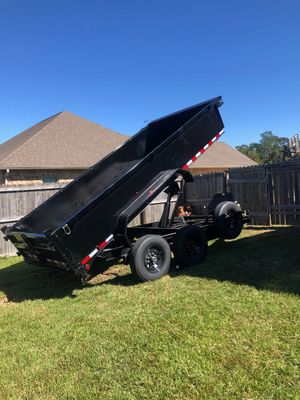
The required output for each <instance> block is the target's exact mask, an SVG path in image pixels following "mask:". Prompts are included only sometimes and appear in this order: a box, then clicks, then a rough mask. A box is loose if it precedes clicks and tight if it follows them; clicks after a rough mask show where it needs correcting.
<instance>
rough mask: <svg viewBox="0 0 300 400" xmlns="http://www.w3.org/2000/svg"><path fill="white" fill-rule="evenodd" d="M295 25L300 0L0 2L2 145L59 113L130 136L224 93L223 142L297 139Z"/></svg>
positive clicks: (299, 81) (299, 107) (298, 43)
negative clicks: (266, 134) (266, 136)
mask: <svg viewBox="0 0 300 400" xmlns="http://www.w3.org/2000/svg"><path fill="white" fill-rule="evenodd" d="M299 21H300V1H299V0H286V1H279V0H260V1H258V0H252V1H242V0H239V1H233V0H226V1H224V0H223V1H220V0H215V1H196V0H194V1H189V0H186V1H177V0H173V1H169V0H166V1H164V0H160V1H157V0H152V1H143V0H139V1H132V0H128V1H115V0H110V1H101V0H98V1H96V0H72V1H69V0H60V1H57V0H26V1H23V0H18V1H16V0H0V57H1V62H0V143H1V142H3V141H4V140H6V139H8V138H9V137H11V136H13V135H15V134H17V133H19V132H20V131H22V130H24V129H26V128H28V127H29V126H31V125H33V124H34V123H36V122H38V121H40V120H41V119H44V118H47V117H48V116H51V115H53V114H55V113H57V112H59V111H62V110H69V111H72V112H74V113H76V114H79V115H81V116H83V117H85V118H87V119H90V120H92V121H95V122H98V123H100V124H103V125H105V126H107V127H110V128H112V129H115V130H117V131H119V132H122V133H126V134H132V133H135V132H136V131H137V130H139V129H140V128H141V127H143V126H144V124H145V122H144V121H147V120H148V121H150V120H152V119H154V118H157V117H159V116H162V115H165V114H167V113H170V112H173V111H176V110H178V109H181V108H184V107H188V106H190V105H192V104H195V103H198V102H200V101H202V100H206V99H208V98H211V97H215V96H218V95H222V96H223V99H224V105H223V107H222V109H221V113H222V117H223V120H224V123H225V127H226V135H225V136H224V139H223V140H224V141H226V142H227V143H230V144H231V145H239V144H242V143H249V142H252V141H257V140H259V134H260V133H261V132H263V131H265V130H272V131H273V132H274V133H276V134H278V135H283V136H291V135H292V134H294V133H296V132H299V131H300V22H299Z"/></svg>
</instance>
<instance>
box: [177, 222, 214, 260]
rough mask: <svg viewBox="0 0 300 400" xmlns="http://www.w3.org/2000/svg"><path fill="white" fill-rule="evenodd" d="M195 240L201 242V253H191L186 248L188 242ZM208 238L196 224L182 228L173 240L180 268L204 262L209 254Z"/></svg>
mask: <svg viewBox="0 0 300 400" xmlns="http://www.w3.org/2000/svg"><path fill="white" fill-rule="evenodd" d="M190 240H193V241H195V242H196V243H198V244H199V253H197V254H195V255H193V256H192V255H190V254H189V252H188V249H187V248H186V242H187V241H190ZM207 249H208V245H207V238H206V235H205V233H204V232H203V231H202V230H201V229H200V228H199V227H198V226H195V225H187V226H185V227H184V228H181V229H180V230H179V231H178V232H177V233H176V235H175V237H174V241H173V253H174V257H175V261H176V263H177V265H178V266H179V268H186V267H190V266H192V265H195V264H200V263H202V262H203V261H204V260H205V259H206V256H207Z"/></svg>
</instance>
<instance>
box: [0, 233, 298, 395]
mask: <svg viewBox="0 0 300 400" xmlns="http://www.w3.org/2000/svg"><path fill="white" fill-rule="evenodd" d="M299 296H300V230H299V229H296V228H281V229H276V230H268V229H247V230H245V231H244V232H243V234H242V235H241V237H240V238H239V239H238V240H235V241H230V242H227V243H224V242H222V241H215V242H213V243H211V245H210V249H209V256H208V259H207V260H206V262H205V263H204V264H202V265H201V266H195V267H192V268H188V269H185V270H182V271H180V272H175V271H173V272H171V274H170V275H169V276H166V277H164V278H163V279H161V280H158V281H155V282H147V283H136V282H135V281H134V279H133V278H132V276H131V275H130V273H129V268H128V267H121V266H115V267H113V268H111V269H110V270H108V271H107V272H106V274H105V275H100V276H98V277H96V278H94V279H93V281H92V282H91V283H90V284H89V285H87V286H86V287H84V288H82V287H81V286H80V285H79V284H78V283H77V282H76V281H74V280H72V279H70V277H69V276H65V275H63V274H60V273H53V272H49V271H48V270H43V269H40V268H37V267H32V266H27V265H25V264H24V263H23V262H22V259H21V258H18V257H13V258H5V259H1V260H0V351H1V353H0V399H1V400H2V399H39V400H42V399H53V400H60V399H97V400H98V399H120V400H121V399H122V400H123V399H124V400H125V399H128V400H129V399H151V400H155V399H162V400H165V399H180V400H185V399H186V400H194V399H197V400H198V399H199V400H202V399H205V400H206V399H222V400H227V399H230V400H231V399H239V400H241V399H248V400H250V399H251V400H254V399H259V400H261V399H266V400H270V399H280V400H281V399H282V400H286V399H300V297H299Z"/></svg>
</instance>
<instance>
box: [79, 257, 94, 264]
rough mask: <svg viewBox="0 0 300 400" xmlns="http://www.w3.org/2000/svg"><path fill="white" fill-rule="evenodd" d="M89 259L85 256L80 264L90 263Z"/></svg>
mask: <svg viewBox="0 0 300 400" xmlns="http://www.w3.org/2000/svg"><path fill="white" fill-rule="evenodd" d="M90 259H91V257H90V256H86V257H85V258H84V259H83V260H82V261H81V263H80V264H82V265H85V264H86V263H88V262H89V261H90Z"/></svg>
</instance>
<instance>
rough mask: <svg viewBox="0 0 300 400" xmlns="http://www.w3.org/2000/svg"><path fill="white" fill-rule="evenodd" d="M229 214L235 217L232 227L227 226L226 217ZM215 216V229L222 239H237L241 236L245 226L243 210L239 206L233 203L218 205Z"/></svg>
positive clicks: (227, 202)
mask: <svg viewBox="0 0 300 400" xmlns="http://www.w3.org/2000/svg"><path fill="white" fill-rule="evenodd" d="M228 212H231V213H232V215H233V216H234V221H233V224H232V226H228V224H227V220H226V215H227V214H228ZM214 214H215V227H216V230H217V233H218V235H219V237H220V238H222V239H235V238H237V237H238V236H239V234H240V233H241V231H242V229H243V225H244V221H243V215H242V210H241V207H240V206H239V205H237V204H236V203H234V202H233V201H223V202H222V203H219V204H218V205H217V207H216V208H215V211H214Z"/></svg>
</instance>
